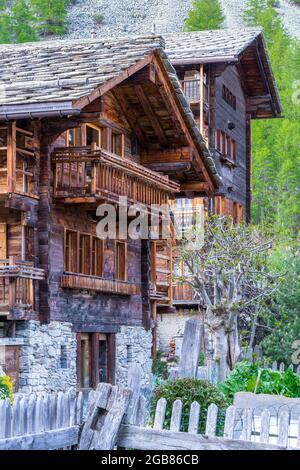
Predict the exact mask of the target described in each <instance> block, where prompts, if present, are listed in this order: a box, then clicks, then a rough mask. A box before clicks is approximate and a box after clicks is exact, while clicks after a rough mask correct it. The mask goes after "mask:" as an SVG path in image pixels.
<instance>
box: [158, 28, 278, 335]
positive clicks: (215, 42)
mask: <svg viewBox="0 0 300 470" xmlns="http://www.w3.org/2000/svg"><path fill="white" fill-rule="evenodd" d="M165 40H166V53H167V55H168V57H169V59H170V61H171V63H172V65H173V66H174V68H175V69H176V73H177V76H178V78H179V79H180V82H181V86H182V89H183V91H184V94H185V96H186V98H187V100H188V102H189V104H190V107H191V110H192V112H193V115H194V119H195V121H196V122H197V125H198V127H199V130H200V133H201V135H202V136H203V138H204V140H205V142H206V144H207V147H208V149H209V150H210V154H211V155H212V157H213V159H214V163H215V165H216V167H217V170H218V173H219V175H220V176H221V178H222V184H221V185H219V187H218V189H217V190H216V192H215V196H214V198H213V199H209V198H204V199H203V198H199V197H196V196H197V193H196V191H197V188H199V186H200V185H199V182H198V181H196V180H195V181H189V182H188V183H185V184H183V185H181V187H182V188H184V189H186V195H185V197H182V193H181V195H180V196H179V197H178V198H177V207H178V208H179V209H182V210H185V211H189V210H190V211H191V210H195V208H196V207H197V205H199V204H200V205H202V204H204V207H205V211H207V212H212V213H216V214H221V215H222V214H223V215H230V216H232V218H233V220H234V221H235V222H237V223H239V222H242V221H249V220H250V216H251V192H252V181H251V165H252V162H251V120H252V119H271V118H278V117H280V115H281V112H282V107H281V103H280V98H279V95H278V90H277V86H276V82H275V79H274V76H273V73H272V68H271V64H270V59H269V56H268V51H267V49H266V44H265V39H264V35H263V32H262V30H261V29H260V28H247V29H237V30H227V29H224V30H217V31H200V32H189V33H185V32H183V33H175V34H167V35H165ZM189 191H191V193H189ZM178 269H179V271H180V270H181V271H182V270H183V269H184V268H183V266H181V267H179V268H178ZM173 289H174V292H173V305H174V306H176V307H177V308H180V309H182V308H188V309H189V308H193V309H194V308H198V305H199V300H198V299H197V298H195V296H194V294H193V292H192V290H191V288H190V287H189V286H185V285H174V288H173ZM170 321H171V320H170ZM166 323H167V322H166ZM175 324H176V322H175ZM166 327H167V328H168V326H167V325H166Z"/></svg>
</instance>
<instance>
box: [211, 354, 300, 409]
mask: <svg viewBox="0 0 300 470" xmlns="http://www.w3.org/2000/svg"><path fill="white" fill-rule="evenodd" d="M218 389H219V390H220V391H221V392H222V393H223V394H224V395H225V396H226V398H227V400H228V401H230V403H232V402H233V397H234V394H235V393H237V392H255V393H267V394H270V395H284V396H286V397H290V398H298V397H300V377H299V376H298V375H297V374H294V372H293V371H292V370H291V369H287V370H286V371H285V372H277V371H274V370H271V369H263V367H262V365H261V364H259V363H255V364H251V363H250V362H247V361H242V362H240V363H238V364H237V365H236V367H235V369H234V370H233V371H232V372H231V374H229V376H228V377H227V379H226V380H225V381H224V382H222V383H220V384H219V385H218Z"/></svg>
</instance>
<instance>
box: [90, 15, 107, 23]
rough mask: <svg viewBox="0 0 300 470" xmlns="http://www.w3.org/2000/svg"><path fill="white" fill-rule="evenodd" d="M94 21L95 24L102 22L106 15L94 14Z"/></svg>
mask: <svg viewBox="0 0 300 470" xmlns="http://www.w3.org/2000/svg"><path fill="white" fill-rule="evenodd" d="M93 21H94V23H95V24H101V23H103V21H104V15H101V14H97V15H94V16H93Z"/></svg>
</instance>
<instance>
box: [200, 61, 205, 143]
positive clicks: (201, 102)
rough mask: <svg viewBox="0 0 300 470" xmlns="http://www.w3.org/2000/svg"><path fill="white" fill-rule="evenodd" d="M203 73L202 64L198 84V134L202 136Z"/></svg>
mask: <svg viewBox="0 0 300 470" xmlns="http://www.w3.org/2000/svg"><path fill="white" fill-rule="evenodd" d="M203 80H204V73H203V64H200V82H199V97H200V134H201V135H202V136H203V110H204V94H203V91H204V90H203V88H204V82H203Z"/></svg>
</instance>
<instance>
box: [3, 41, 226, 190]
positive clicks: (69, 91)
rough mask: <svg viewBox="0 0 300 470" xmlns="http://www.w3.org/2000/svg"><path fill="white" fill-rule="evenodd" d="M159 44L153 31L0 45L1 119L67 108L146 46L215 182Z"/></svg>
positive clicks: (138, 56) (218, 181)
mask: <svg viewBox="0 0 300 470" xmlns="http://www.w3.org/2000/svg"><path fill="white" fill-rule="evenodd" d="M164 47H165V41H164V39H163V38H162V37H161V36H153V35H152V36H145V37H142V36H138V37H134V38H132V37H124V38H118V39H110V38H108V39H89V40H80V41H78V40H72V41H51V42H50V41H45V42H38V43H30V44H16V45H1V46H0V80H1V83H2V85H0V118H1V116H2V117H3V118H4V119H7V118H9V116H11V115H12V116H14V118H16V115H17V113H19V112H20V113H21V112H22V111H24V112H26V114H27V113H28V115H30V116H33V117H34V116H37V114H38V113H37V109H38V110H39V112H41V113H42V112H43V111H50V112H55V113H56V114H58V113H57V111H56V109H57V110H58V109H59V113H61V111H63V110H64V106H65V105H66V110H65V114H68V113H69V112H71V111H72V110H74V108H73V102H74V101H76V100H78V99H79V98H81V97H83V96H86V95H89V94H90V93H92V91H93V90H94V89H95V88H96V87H97V86H99V85H101V84H103V83H105V82H107V81H108V80H110V79H113V78H115V77H117V76H118V75H120V74H121V73H122V72H124V70H126V69H128V68H129V67H130V66H132V65H134V64H136V63H137V62H138V61H140V60H142V59H143V58H145V57H146V56H147V55H148V54H149V53H151V51H157V52H158V53H159V54H160V56H161V59H162V62H163V64H164V66H165V68H166V70H167V73H168V76H169V79H170V81H171V83H172V85H173V87H174V90H175V92H176V95H177V99H178V105H179V107H181V110H182V112H183V116H184V120H185V122H186V124H187V126H188V128H189V130H190V132H191V135H192V137H193V139H194V141H195V142H196V146H197V147H198V149H199V151H200V153H201V154H202V156H203V160H204V163H205V166H206V168H207V169H208V172H209V173H210V175H211V176H212V179H213V181H214V182H215V184H216V185H219V184H221V181H222V180H221V178H220V176H219V175H218V172H217V170H216V166H215V163H214V161H213V158H212V157H211V155H210V152H209V150H208V149H207V147H206V144H205V141H204V139H203V137H202V135H201V134H200V132H199V129H198V127H197V124H196V122H195V120H194V117H193V113H192V111H191V109H190V106H189V103H188V101H187V99H186V97H185V95H184V93H183V91H182V88H181V85H180V82H179V79H178V77H177V74H176V71H175V69H174V67H173V66H172V65H171V63H170V61H169V59H168V57H167V55H166V54H165V52H164ZM51 104H52V107H51ZM30 105H39V106H38V108H34V109H35V110H36V112H34V109H33V108H30ZM56 105H58V106H57V108H56ZM78 112H79V110H78ZM14 113H16V114H15V115H14Z"/></svg>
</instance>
